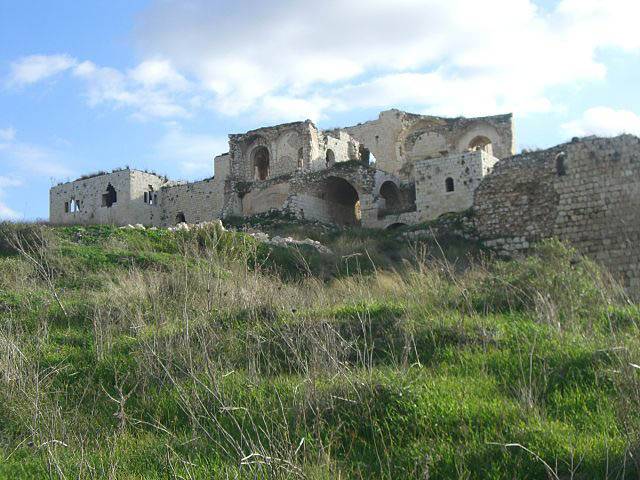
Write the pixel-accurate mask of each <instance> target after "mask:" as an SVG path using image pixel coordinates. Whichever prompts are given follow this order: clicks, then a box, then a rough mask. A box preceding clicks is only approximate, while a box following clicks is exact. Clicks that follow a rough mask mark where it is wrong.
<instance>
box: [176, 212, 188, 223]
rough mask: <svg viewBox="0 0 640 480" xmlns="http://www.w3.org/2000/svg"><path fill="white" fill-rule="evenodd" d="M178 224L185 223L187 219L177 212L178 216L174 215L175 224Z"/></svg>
mask: <svg viewBox="0 0 640 480" xmlns="http://www.w3.org/2000/svg"><path fill="white" fill-rule="evenodd" d="M178 223H187V218H186V217H185V216H184V213H182V212H178V214H177V215H176V224H178Z"/></svg>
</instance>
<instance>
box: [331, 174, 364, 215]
mask: <svg viewBox="0 0 640 480" xmlns="http://www.w3.org/2000/svg"><path fill="white" fill-rule="evenodd" d="M323 193H324V200H325V201H326V202H327V209H328V212H327V213H328V215H329V217H330V219H331V221H332V222H334V223H336V224H338V225H360V219H361V212H360V196H359V195H358V191H357V190H356V189H355V188H354V187H353V185H351V184H350V183H349V182H347V181H346V180H345V179H343V178H339V177H329V178H327V179H326V180H325V183H324V192H323Z"/></svg>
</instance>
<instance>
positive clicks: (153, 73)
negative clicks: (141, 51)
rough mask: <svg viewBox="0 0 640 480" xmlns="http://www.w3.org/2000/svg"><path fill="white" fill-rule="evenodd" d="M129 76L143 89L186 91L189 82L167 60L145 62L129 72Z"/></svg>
mask: <svg viewBox="0 0 640 480" xmlns="http://www.w3.org/2000/svg"><path fill="white" fill-rule="evenodd" d="M129 76H130V77H131V78H132V79H133V80H135V81H136V82H138V83H140V84H141V85H144V86H145V87H166V88H168V89H169V90H186V89H187V88H188V87H189V82H188V81H187V80H186V79H185V78H184V77H183V76H182V75H180V74H179V73H178V72H177V71H176V70H175V69H174V68H173V66H172V65H171V63H170V62H168V61H167V60H159V59H153V60H146V61H144V62H142V63H140V64H139V65H138V66H137V67H136V68H134V69H132V70H131V71H130V72H129Z"/></svg>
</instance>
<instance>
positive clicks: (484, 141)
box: [468, 135, 493, 155]
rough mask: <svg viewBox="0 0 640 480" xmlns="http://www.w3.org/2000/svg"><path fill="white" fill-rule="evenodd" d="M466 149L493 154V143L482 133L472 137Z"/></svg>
mask: <svg viewBox="0 0 640 480" xmlns="http://www.w3.org/2000/svg"><path fill="white" fill-rule="evenodd" d="M468 149H469V150H471V151H478V150H482V151H484V152H486V153H488V154H489V155H493V143H492V142H491V139H490V138H489V137H485V136H484V135H478V136H477V137H474V138H473V140H471V141H470V142H469V148H468Z"/></svg>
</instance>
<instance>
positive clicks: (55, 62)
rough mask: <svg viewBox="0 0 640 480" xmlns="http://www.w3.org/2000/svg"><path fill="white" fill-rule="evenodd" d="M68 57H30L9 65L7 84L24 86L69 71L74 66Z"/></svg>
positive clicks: (73, 60) (73, 62) (73, 61)
mask: <svg viewBox="0 0 640 480" xmlns="http://www.w3.org/2000/svg"><path fill="white" fill-rule="evenodd" d="M76 63H77V62H76V60H75V59H74V58H73V57H70V56H69V55H30V56H28V57H23V58H21V59H20V60H18V61H16V62H14V63H12V64H11V72H10V74H9V79H8V84H9V85H10V86H16V87H20V86H24V85H30V84H33V83H36V82H40V81H42V80H45V79H47V78H50V77H53V76H54V75H57V74H59V73H62V72H64V71H66V70H69V69H70V68H71V67H73V66H74V65H75V64H76Z"/></svg>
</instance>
